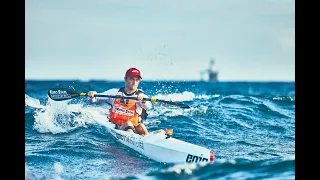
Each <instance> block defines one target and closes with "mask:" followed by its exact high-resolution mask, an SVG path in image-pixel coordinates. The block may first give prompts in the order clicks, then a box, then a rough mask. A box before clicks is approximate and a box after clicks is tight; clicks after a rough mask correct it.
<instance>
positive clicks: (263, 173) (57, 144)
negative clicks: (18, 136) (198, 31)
mask: <svg viewBox="0 0 320 180" xmlns="http://www.w3.org/2000/svg"><path fill="white" fill-rule="evenodd" d="M123 85H124V82H122V81H119V82H115V81H88V82H82V81H72V80H70V81H30V80H29V81H28V80H26V81H25V104H26V105H25V179H30V180H35V179H57V180H58V179H59V180H61V179H66V180H67V179H76V180H78V179H143V180H149V179H150V180H151V179H152V180H153V179H279V180H280V179H281V180H283V179H295V83H294V82H201V81H172V82H171V81H142V82H141V83H140V86H139V87H140V88H142V89H143V90H144V91H145V93H146V94H147V95H149V96H150V97H151V96H153V97H156V98H158V99H163V100H168V101H175V102H180V103H184V104H187V105H189V106H190V107H191V108H190V109H181V108H177V107H173V106H169V105H166V104H162V103H158V102H155V103H153V108H152V109H150V110H149V111H148V113H149V116H148V119H147V120H146V121H145V125H146V127H147V128H148V129H149V131H153V130H158V129H165V128H167V127H171V128H173V130H174V133H173V137H175V138H177V139H180V140H183V141H187V142H190V143H193V144H197V145H200V146H203V147H206V148H208V149H211V150H213V151H214V152H215V161H214V163H207V164H187V163H185V164H166V163H160V162H156V161H154V160H152V159H149V158H147V157H145V156H143V155H141V154H139V153H137V152H136V151H134V150H132V149H129V148H127V147H126V146H124V145H122V144H119V143H117V141H116V140H115V139H114V138H113V137H112V136H110V135H109V134H108V133H107V131H106V129H105V127H104V126H103V123H104V122H105V121H106V116H107V115H108V109H109V108H110V106H109V105H107V104H95V105H92V104H89V103H88V102H87V98H86V97H77V98H74V99H72V100H68V101H59V102H58V101H52V100H51V99H50V98H48V96H47V91H48V89H50V88H53V87H70V88H73V89H75V90H76V91H78V92H87V91H89V90H96V91H97V92H103V91H106V90H108V89H110V88H119V87H122V86H123Z"/></svg>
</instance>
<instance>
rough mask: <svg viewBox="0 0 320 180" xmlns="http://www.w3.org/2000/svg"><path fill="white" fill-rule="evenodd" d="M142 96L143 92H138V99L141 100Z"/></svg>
mask: <svg viewBox="0 0 320 180" xmlns="http://www.w3.org/2000/svg"><path fill="white" fill-rule="evenodd" d="M143 97H144V94H143V93H140V94H139V95H138V100H139V101H142V99H143Z"/></svg>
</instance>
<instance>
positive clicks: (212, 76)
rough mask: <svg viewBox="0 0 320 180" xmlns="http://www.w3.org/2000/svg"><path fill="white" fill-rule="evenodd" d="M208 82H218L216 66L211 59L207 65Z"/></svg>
mask: <svg viewBox="0 0 320 180" xmlns="http://www.w3.org/2000/svg"><path fill="white" fill-rule="evenodd" d="M208 75H209V81H218V71H217V69H216V65H215V63H214V59H213V58H212V59H211V60H210V63H209V68H208Z"/></svg>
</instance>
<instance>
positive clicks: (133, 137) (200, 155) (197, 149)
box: [105, 122, 214, 163]
mask: <svg viewBox="0 0 320 180" xmlns="http://www.w3.org/2000/svg"><path fill="white" fill-rule="evenodd" d="M105 126H106V127H107V131H108V132H109V133H110V134H111V135H112V136H113V137H114V138H115V139H116V140H117V141H119V142H120V143H122V144H123V145H125V146H128V147H130V148H131V149H133V150H135V151H137V152H139V153H140V154H142V155H144V156H146V157H148V158H150V159H153V160H155V161H158V162H163V163H199V162H211V163H213V162H214V152H213V151H211V150H209V149H207V148H204V147H201V146H198V145H194V144H191V143H188V142H185V141H181V140H178V139H176V138H173V137H170V136H167V135H166V132H165V131H164V130H162V129H161V130H156V131H153V132H149V134H148V135H145V136H141V135H139V134H136V133H131V132H126V131H122V130H118V129H115V124H113V123H111V122H107V124H106V125H105Z"/></svg>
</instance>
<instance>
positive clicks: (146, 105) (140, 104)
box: [137, 93, 152, 110]
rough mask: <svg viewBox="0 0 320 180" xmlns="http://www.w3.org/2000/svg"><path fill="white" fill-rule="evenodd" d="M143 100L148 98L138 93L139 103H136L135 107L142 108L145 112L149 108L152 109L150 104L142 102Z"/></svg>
mask: <svg viewBox="0 0 320 180" xmlns="http://www.w3.org/2000/svg"><path fill="white" fill-rule="evenodd" d="M143 98H148V96H147V95H145V94H144V93H140V94H139V95H138V100H139V101H137V105H138V106H140V107H142V108H143V109H145V110H148V109H151V107H152V104H151V102H150V101H143V100H142V99H143Z"/></svg>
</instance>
